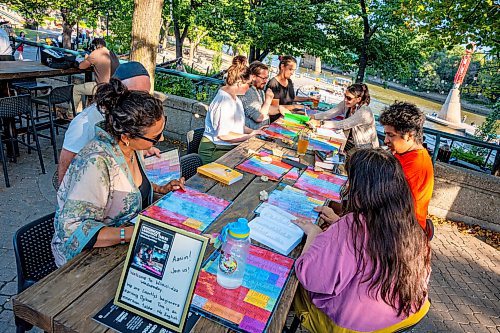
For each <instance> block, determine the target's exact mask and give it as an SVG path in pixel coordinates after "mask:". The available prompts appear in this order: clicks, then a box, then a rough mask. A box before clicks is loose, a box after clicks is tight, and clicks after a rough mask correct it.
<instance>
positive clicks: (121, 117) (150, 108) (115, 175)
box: [52, 79, 184, 267]
mask: <svg viewBox="0 0 500 333" xmlns="http://www.w3.org/2000/svg"><path fill="white" fill-rule="evenodd" d="M96 102H97V105H98V106H99V108H100V109H101V110H104V111H105V120H104V122H102V123H100V124H99V125H97V126H96V134H95V138H94V139H93V140H92V141H90V142H89V143H88V144H87V145H86V146H85V147H84V148H83V149H82V150H81V151H80V152H79V153H78V155H77V156H76V157H75V158H74V159H73V161H72V163H71V165H70V167H69V169H68V172H67V173H66V174H65V176H64V179H63V181H62V183H61V186H60V187H59V191H58V193H57V204H58V207H57V211H56V215H55V220H54V225H55V234H54V237H53V239H52V252H53V253H54V257H55V261H56V265H57V266H58V267H60V266H62V265H63V264H65V263H66V262H67V261H68V260H70V259H72V258H73V257H74V256H76V255H77V254H79V253H80V252H81V251H82V250H84V249H90V248H93V247H107V246H112V245H116V244H124V243H125V242H129V241H130V239H131V237H132V232H133V227H132V226H125V225H124V223H125V222H128V221H129V220H130V218H131V217H132V216H134V215H135V214H136V213H138V212H139V211H140V210H142V209H143V208H145V207H147V206H148V205H150V204H151V202H152V197H153V191H154V192H158V193H167V192H170V191H172V190H177V189H180V188H183V187H184V179H182V178H181V179H180V180H174V181H172V182H170V183H168V184H166V185H163V186H158V185H156V184H152V183H150V182H149V180H148V179H147V177H146V174H145V173H144V166H143V160H142V156H143V154H142V153H141V151H142V150H147V149H150V148H151V147H152V146H153V145H155V144H157V143H158V142H159V141H162V140H163V129H164V127H165V121H166V120H165V116H164V115H163V107H162V104H161V102H160V101H159V100H158V99H156V98H154V97H153V96H151V95H150V94H148V93H147V92H142V91H131V90H128V89H127V88H126V87H125V86H124V85H123V84H122V83H121V81H119V80H117V79H111V80H110V82H109V83H107V84H103V85H101V86H99V87H98V89H97V92H96Z"/></svg>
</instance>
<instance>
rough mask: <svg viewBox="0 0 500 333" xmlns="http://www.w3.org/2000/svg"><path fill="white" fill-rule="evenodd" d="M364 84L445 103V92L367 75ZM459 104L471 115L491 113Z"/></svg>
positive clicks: (480, 107)
mask: <svg viewBox="0 0 500 333" xmlns="http://www.w3.org/2000/svg"><path fill="white" fill-rule="evenodd" d="M321 68H322V70H325V71H328V72H330V73H331V74H335V75H338V76H342V77H346V78H349V76H345V75H343V74H342V73H339V71H338V70H336V69H335V68H332V67H330V66H327V65H323V66H322V67H321ZM365 82H367V83H370V84H373V85H377V86H380V87H383V88H384V89H389V90H394V91H397V92H400V93H404V94H408V95H411V96H415V97H420V98H423V99H426V100H428V101H432V102H436V103H441V104H444V102H445V101H446V97H447V96H448V92H446V94H443V95H441V94H438V93H435V92H429V93H427V92H424V91H415V90H412V89H410V88H408V87H405V86H402V85H401V84H398V83H395V82H390V81H384V80H382V79H375V78H374V77H371V76H369V75H366V77H365ZM384 82H385V83H386V85H387V86H385V85H384ZM460 102H461V106H462V109H463V110H465V111H468V112H471V113H475V114H477V115H481V116H488V115H489V114H490V113H491V112H492V109H491V108H489V107H487V106H484V105H478V104H473V103H471V102H469V101H466V100H463V99H462V100H461V101H460Z"/></svg>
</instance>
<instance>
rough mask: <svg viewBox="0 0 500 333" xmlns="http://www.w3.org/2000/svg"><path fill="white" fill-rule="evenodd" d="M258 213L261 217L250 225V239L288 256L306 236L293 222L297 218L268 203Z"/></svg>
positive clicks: (256, 218) (261, 206)
mask: <svg viewBox="0 0 500 333" xmlns="http://www.w3.org/2000/svg"><path fill="white" fill-rule="evenodd" d="M257 212H258V213H259V214H260V215H259V216H257V217H255V218H254V219H253V220H252V221H250V223H249V224H248V225H249V227H250V238H251V239H253V240H255V241H257V242H259V243H262V244H264V245H266V246H268V247H270V248H272V249H273V250H275V251H277V252H279V253H281V254H284V255H288V254H289V253H290V252H291V251H292V250H293V249H294V248H295V247H296V246H297V245H298V244H299V243H300V241H301V240H302V237H303V236H304V232H303V231H302V229H300V228H299V227H298V226H296V225H295V224H293V222H292V220H295V219H296V217H295V216H293V215H292V214H290V213H288V212H286V211H284V210H283V209H281V208H279V207H276V206H273V205H270V204H268V203H266V202H264V203H262V205H260V207H259V209H258V211H257Z"/></svg>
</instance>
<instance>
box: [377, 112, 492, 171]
mask: <svg viewBox="0 0 500 333" xmlns="http://www.w3.org/2000/svg"><path fill="white" fill-rule="evenodd" d="M378 118H379V117H378V115H377V116H375V119H376V120H377V121H378ZM377 134H378V137H379V139H380V140H382V141H383V140H384V137H385V134H384V133H383V132H381V131H377ZM424 134H427V135H430V136H433V137H434V138H435V141H434V149H433V152H432V163H435V162H436V160H437V158H438V154H439V149H440V148H441V142H442V141H443V140H451V143H449V147H448V149H449V150H450V151H451V148H452V146H453V144H455V143H462V144H467V145H471V146H474V147H478V148H482V149H486V150H488V154H486V156H485V159H484V163H483V166H482V167H480V168H482V169H488V168H487V165H488V161H489V160H490V157H491V156H492V154H493V152H496V155H495V157H496V158H498V156H499V154H500V145H498V144H495V143H490V142H484V141H481V140H478V139H475V138H471V137H465V136H460V135H455V134H451V133H446V132H442V131H438V130H435V129H431V128H426V127H424ZM447 144H448V143H447Z"/></svg>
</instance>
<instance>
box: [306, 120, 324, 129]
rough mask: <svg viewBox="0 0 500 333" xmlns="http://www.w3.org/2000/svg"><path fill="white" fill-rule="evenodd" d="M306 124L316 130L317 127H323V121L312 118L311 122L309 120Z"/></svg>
mask: <svg viewBox="0 0 500 333" xmlns="http://www.w3.org/2000/svg"><path fill="white" fill-rule="evenodd" d="M306 124H307V125H309V126H310V127H312V128H316V127H319V126H320V125H321V121H320V120H316V119H312V118H311V120H309V121H308V122H307V123H306Z"/></svg>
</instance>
